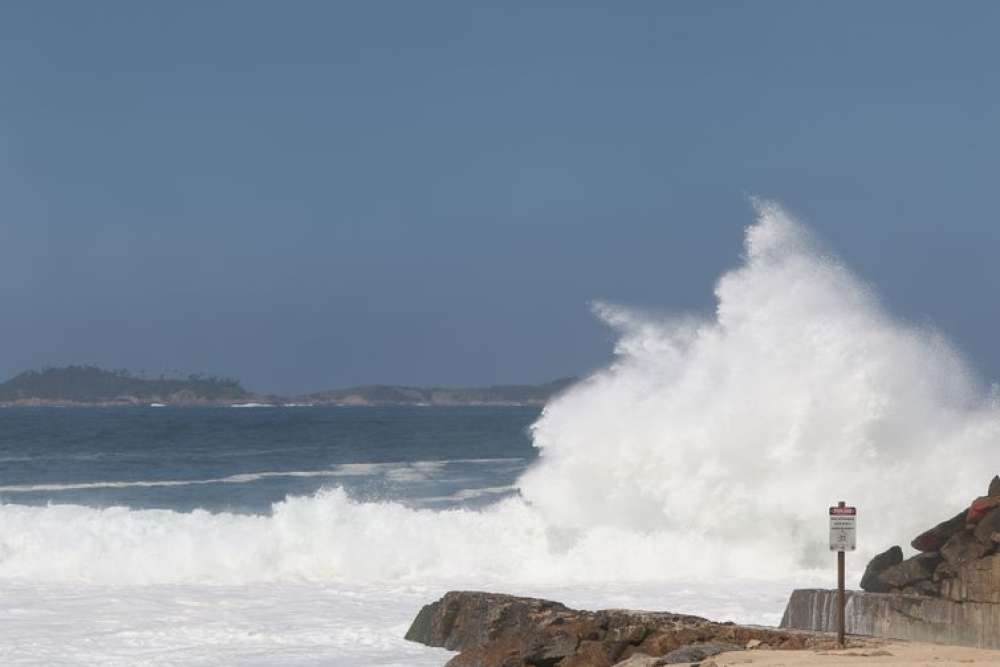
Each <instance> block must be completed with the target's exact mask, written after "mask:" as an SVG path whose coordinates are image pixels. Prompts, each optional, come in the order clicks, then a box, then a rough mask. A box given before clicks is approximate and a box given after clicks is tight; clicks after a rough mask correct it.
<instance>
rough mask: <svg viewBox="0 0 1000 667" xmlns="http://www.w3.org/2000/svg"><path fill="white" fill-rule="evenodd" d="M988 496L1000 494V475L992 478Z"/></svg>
mask: <svg viewBox="0 0 1000 667" xmlns="http://www.w3.org/2000/svg"><path fill="white" fill-rule="evenodd" d="M986 495H988V496H1000V475H994V476H993V479H992V480H990V488H989V490H988V491H987V492H986Z"/></svg>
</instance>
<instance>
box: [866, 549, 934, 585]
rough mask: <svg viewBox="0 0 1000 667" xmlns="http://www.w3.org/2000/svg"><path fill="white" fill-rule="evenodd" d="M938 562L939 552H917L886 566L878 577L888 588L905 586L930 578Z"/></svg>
mask: <svg viewBox="0 0 1000 667" xmlns="http://www.w3.org/2000/svg"><path fill="white" fill-rule="evenodd" d="M940 562H941V556H940V554H937V553H922V554H917V555H916V556H913V557H912V558H908V559H906V560H904V561H903V562H902V563H900V564H898V565H893V566H892V567H890V568H886V569H885V570H883V571H882V572H881V573H880V574H879V575H878V578H879V580H880V581H882V582H883V583H884V584H886V585H887V586H889V587H890V588H905V587H907V586H910V585H912V584H915V583H917V582H918V581H923V580H924V579H930V578H931V577H932V576H933V575H934V570H935V569H936V568H937V566H938V564H939V563H940Z"/></svg>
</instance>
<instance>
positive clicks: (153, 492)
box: [0, 407, 539, 513]
mask: <svg viewBox="0 0 1000 667" xmlns="http://www.w3.org/2000/svg"><path fill="white" fill-rule="evenodd" d="M538 415H539V410H538V409H536V408H513V407H511V408H506V407H505V408H492V407H490V408H486V407H461V408H431V407H419V408H404V407H393V408H370V407H357V408H354V407H300V408H115V409H57V408H16V409H6V410H0V502H7V503H17V504H22V505H37V504H47V503H60V504H62V503H72V504H79V505H89V506H95V507H107V506H117V505H124V506H128V507H132V508H160V509H173V510H179V511H189V510H192V509H195V508H202V509H208V510H210V511H228V512H238V513H265V512H267V511H268V510H269V508H270V506H271V504H272V503H274V502H278V501H280V500H282V499H284V498H285V497H286V496H288V495H309V494H312V493H314V492H316V491H317V490H319V489H320V488H322V487H325V486H326V487H329V486H341V487H343V488H345V489H346V490H347V491H348V493H349V494H350V495H351V496H352V497H354V498H356V499H359V500H366V501H372V500H398V501H401V502H403V503H405V504H408V505H411V506H417V507H432V508H441V507H449V506H477V505H482V504H487V503H491V502H495V501H496V500H498V499H499V498H501V497H503V496H504V495H509V494H511V493H513V489H512V486H511V485H512V484H513V482H514V480H515V479H516V478H517V476H518V475H519V474H520V473H521V472H522V471H523V470H524V469H525V467H526V466H527V465H528V464H529V463H530V462H531V461H532V460H533V459H534V457H535V450H534V449H533V448H532V446H531V442H530V437H529V433H528V427H529V425H530V424H531V423H532V422H533V421H534V420H535V419H537V417H538Z"/></svg>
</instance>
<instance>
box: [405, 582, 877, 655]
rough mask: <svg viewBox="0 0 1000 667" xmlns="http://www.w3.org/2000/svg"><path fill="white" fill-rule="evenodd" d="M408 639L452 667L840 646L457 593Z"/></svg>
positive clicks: (425, 613)
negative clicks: (441, 652) (446, 654)
mask: <svg viewBox="0 0 1000 667" xmlns="http://www.w3.org/2000/svg"><path fill="white" fill-rule="evenodd" d="M406 639H408V640H410V641H415V642H419V643H421V644H425V645H427V646H435V647H442V648H446V649H449V650H452V651H459V652H460V653H459V654H458V655H457V656H455V657H454V658H452V659H451V660H450V661H449V662H448V665H447V667H653V666H656V665H670V664H700V665H701V666H702V667H710V666H711V665H713V664H714V662H713V661H712V656H715V655H718V654H720V653H728V652H731V651H744V650H764V649H780V650H800V649H831V648H834V647H835V646H836V642H835V639H834V638H833V637H832V636H831V635H829V634H826V633H816V632H803V631H797V630H781V629H777V628H766V627H757V626H746V625H736V624H734V623H719V622H715V621H710V620H708V619H705V618H701V617H698V616H687V615H683V614H672V613H669V612H645V611H630V610H623V609H609V610H604V611H580V610H576V609H570V608H568V607H566V606H565V605H563V604H561V603H559V602H553V601H551V600H542V599H538V598H523V597H515V596H512V595H502V594H498V593H484V592H477V591H452V592H450V593H447V594H445V595H444V597H442V598H441V599H440V600H438V601H436V602H433V603H431V604H429V605H426V606H425V607H424V608H423V609H421V610H420V613H419V614H418V615H417V617H416V619H415V620H414V621H413V624H412V625H411V627H410V629H409V631H408V632H407V633H406ZM852 642H853V643H854V644H855V645H861V644H863V641H862V640H855V639H852Z"/></svg>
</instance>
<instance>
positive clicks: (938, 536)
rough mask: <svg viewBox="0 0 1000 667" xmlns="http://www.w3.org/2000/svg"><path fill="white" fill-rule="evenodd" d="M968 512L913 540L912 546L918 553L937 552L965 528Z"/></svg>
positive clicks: (959, 514) (963, 512)
mask: <svg viewBox="0 0 1000 667" xmlns="http://www.w3.org/2000/svg"><path fill="white" fill-rule="evenodd" d="M965 516H966V511H965V510H962V511H961V512H959V513H958V514H956V515H955V516H953V517H952V518H950V519H948V520H947V521H942V522H941V523H939V524H938V525H936V526H934V527H933V528H931V529H930V530H927V531H924V532H922V533H920V534H919V535H917V536H916V537H915V538H913V541H912V542H910V546H911V547H913V548H914V549H916V550H917V551H937V550H938V549H940V548H941V547H943V546H944V543H945V542H947V541H948V538H950V537H951V536H952V535H954V534H955V533H957V532H958V531H960V530H962V529H963V528H965Z"/></svg>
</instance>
